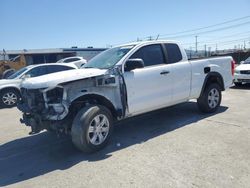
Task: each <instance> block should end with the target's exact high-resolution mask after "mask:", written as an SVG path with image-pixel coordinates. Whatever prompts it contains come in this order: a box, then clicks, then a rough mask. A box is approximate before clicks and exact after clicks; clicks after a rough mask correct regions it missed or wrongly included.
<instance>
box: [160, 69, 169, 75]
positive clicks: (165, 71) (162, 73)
mask: <svg viewBox="0 0 250 188" xmlns="http://www.w3.org/2000/svg"><path fill="white" fill-rule="evenodd" d="M169 73H170V71H167V70H164V71H162V72H161V73H160V74H161V75H164V74H169Z"/></svg>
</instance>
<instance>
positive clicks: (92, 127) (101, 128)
mask: <svg viewBox="0 0 250 188" xmlns="http://www.w3.org/2000/svg"><path fill="white" fill-rule="evenodd" d="M101 124H102V125H101ZM112 131H113V117H112V115H111V112H110V111H109V110H108V109H107V108H106V107H104V106H101V105H97V106H87V107H84V108H83V109H81V110H80V111H79V112H78V113H77V115H76V117H75V118H74V121H73V125H72V128H71V136H72V142H73V144H74V145H75V146H76V147H77V148H78V149H79V150H80V151H83V152H85V153H92V152H96V151H99V150H101V149H102V148H104V147H105V146H106V145H107V143H108V141H109V139H110V137H111V135H112Z"/></svg>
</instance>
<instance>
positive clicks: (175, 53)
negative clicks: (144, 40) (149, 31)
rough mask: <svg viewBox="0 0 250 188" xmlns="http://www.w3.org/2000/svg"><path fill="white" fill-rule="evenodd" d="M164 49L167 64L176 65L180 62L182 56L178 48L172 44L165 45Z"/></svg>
mask: <svg viewBox="0 0 250 188" xmlns="http://www.w3.org/2000/svg"><path fill="white" fill-rule="evenodd" d="M164 47H165V49H166V52H167V63H168V64H171V63H177V62H179V61H181V60H182V54H181V51H180V48H179V46H178V45H177V44H174V43H166V44H164Z"/></svg>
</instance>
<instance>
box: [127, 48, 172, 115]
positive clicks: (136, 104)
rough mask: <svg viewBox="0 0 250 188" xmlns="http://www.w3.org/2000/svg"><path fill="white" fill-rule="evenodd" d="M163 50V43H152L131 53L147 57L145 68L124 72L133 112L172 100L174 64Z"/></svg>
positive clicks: (134, 56) (156, 106)
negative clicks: (168, 61)
mask: <svg viewBox="0 0 250 188" xmlns="http://www.w3.org/2000/svg"><path fill="white" fill-rule="evenodd" d="M163 52H164V51H163V46H162V45H161V44H152V45H147V46H144V47H141V48H140V49H138V50H137V51H136V52H135V53H134V54H133V55H132V56H131V57H130V59H136V58H139V59H142V60H143V61H144V68H138V69H134V70H132V71H127V72H126V71H125V73H124V79H125V83H126V87H127V100H128V110H129V114H130V115H135V114H140V113H143V112H147V111H150V110H154V109H158V108H161V107H164V106H167V105H168V104H170V103H171V97H172V88H173V84H172V74H171V73H172V65H171V64H166V58H165V54H164V53H163ZM125 66H126V65H125Z"/></svg>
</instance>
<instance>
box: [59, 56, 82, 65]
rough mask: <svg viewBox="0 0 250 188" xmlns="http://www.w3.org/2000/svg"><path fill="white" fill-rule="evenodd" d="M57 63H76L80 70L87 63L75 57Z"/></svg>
mask: <svg viewBox="0 0 250 188" xmlns="http://www.w3.org/2000/svg"><path fill="white" fill-rule="evenodd" d="M57 63H74V64H75V65H76V66H77V67H78V68H80V67H81V66H83V65H84V64H85V63H87V61H86V60H85V59H83V58H82V57H78V56H74V57H67V58H64V59H61V60H59V61H57Z"/></svg>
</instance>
